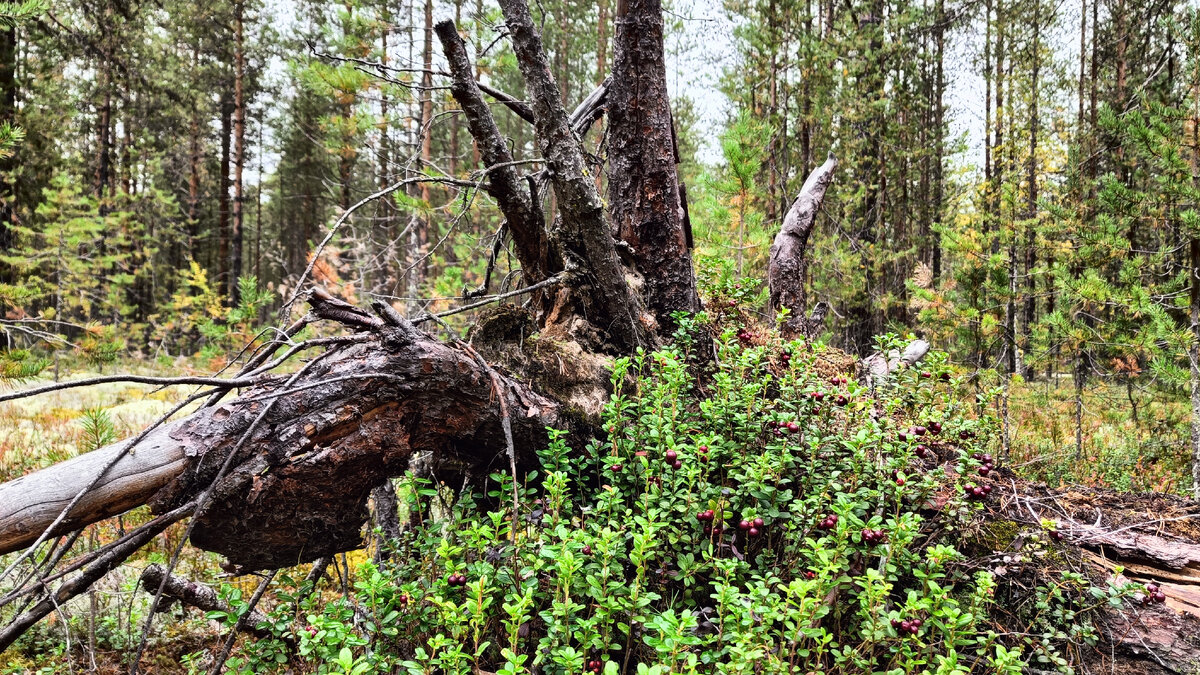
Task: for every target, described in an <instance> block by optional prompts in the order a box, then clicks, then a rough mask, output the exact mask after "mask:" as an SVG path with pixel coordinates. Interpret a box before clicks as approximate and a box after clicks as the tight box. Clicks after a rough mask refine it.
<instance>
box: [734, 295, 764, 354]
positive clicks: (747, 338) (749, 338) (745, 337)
mask: <svg viewBox="0 0 1200 675" xmlns="http://www.w3.org/2000/svg"><path fill="white" fill-rule="evenodd" d="M736 306H737V302H736V301H733V300H730V307H736ZM756 337H758V336H757V335H755V334H754V333H753V332H752V331H750V330H747V329H745V328H743V329H741V330H739V331H738V333H737V339H738V342H741V343H742V344H743V345H745V346H750V345H751V344H753V343H754V338H756Z"/></svg>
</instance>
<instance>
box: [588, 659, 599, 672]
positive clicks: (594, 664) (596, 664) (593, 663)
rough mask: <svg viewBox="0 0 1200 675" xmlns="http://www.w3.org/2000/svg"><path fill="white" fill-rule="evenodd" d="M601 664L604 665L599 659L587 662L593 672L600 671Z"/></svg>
mask: <svg viewBox="0 0 1200 675" xmlns="http://www.w3.org/2000/svg"><path fill="white" fill-rule="evenodd" d="M601 665H603V664H601V663H600V662H599V661H596V660H594V659H593V660H591V661H588V662H587V669H588V670H590V671H591V672H593V673H598V672H600V666H601Z"/></svg>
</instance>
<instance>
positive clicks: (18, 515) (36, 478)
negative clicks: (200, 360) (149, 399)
mask: <svg viewBox="0 0 1200 675" xmlns="http://www.w3.org/2000/svg"><path fill="white" fill-rule="evenodd" d="M181 424H182V423H181V422H175V423H172V424H168V425H164V426H162V427H159V428H158V429H156V430H154V431H152V432H150V434H149V435H148V436H147V437H146V438H145V439H144V440H143V441H142V442H141V443H138V445H137V447H136V449H135V450H133V451H132V452H129V453H128V454H126V455H125V456H124V457H123V458H121V459H120V460H118V461H117V463H116V465H115V466H113V468H111V469H110V470H109V471H108V472H107V473H105V474H104V475H103V476H101V479H100V482H99V483H98V484H97V485H96V486H95V487H94V488H93V489H92V490H91V491H89V492H88V493H87V494H85V495H84V496H83V498H82V499H81V500H80V501H79V503H78V504H76V506H75V508H74V509H72V513H71V514H69V515H68V517H67V518H66V519H65V520H63V522H62V524H61V525H59V526H58V527H57V528H55V530H54V531H53V532H51V534H52V535H59V534H64V533H66V532H70V531H72V530H75V529H78V528H79V527H81V526H82V525H86V524H88V523H92V522H95V521H97V520H103V519H104V518H108V517H110V516H115V515H117V514H119V513H123V512H125V511H128V510H129V509H132V508H134V507H136V506H140V505H142V504H145V503H146V501H147V500H149V499H150V497H152V496H153V495H154V493H156V492H158V490H159V489H161V488H162V487H164V486H165V485H166V484H167V483H168V482H170V481H171V479H173V478H174V477H175V476H178V475H179V474H180V473H181V472H182V471H183V469H184V467H185V466H186V465H187V461H188V459H187V452H186V447H185V446H184V444H183V443H180V442H179V441H177V440H175V439H174V438H172V435H173V434H174V433H176V431H177V430H178V429H179V427H180V425H181ZM127 443H128V441H121V442H119V443H113V444H111V445H108V446H105V447H103V448H100V449H99V450H95V451H93V452H89V453H87V454H85V455H80V456H78V457H74V458H72V459H69V460H67V461H65V462H59V463H58V464H54V465H52V466H50V467H47V468H45V469H42V470H41V471H35V472H34V473H31V474H27V475H24V476H21V477H20V478H16V479H13V480H11V481H8V482H7V483H3V484H0V553H9V552H11V551H16V550H19V549H22V548H24V547H26V546H28V545H30V544H32V543H33V542H34V541H35V540H36V539H37V538H38V536H39V535H41V534H42V532H43V531H44V530H45V529H46V528H47V527H49V526H50V524H51V523H52V522H54V520H55V519H56V518H57V517H58V515H59V513H61V512H62V510H63V509H64V508H66V506H67V505H68V504H70V503H71V500H73V499H74V498H75V496H76V495H77V494H79V492H80V491H81V490H83V488H84V487H86V486H87V484H88V483H89V482H90V481H91V479H92V478H94V477H95V476H97V475H99V474H100V473H101V471H102V470H103V469H104V467H105V466H107V465H108V464H109V462H111V461H113V460H114V459H115V458H116V457H117V456H118V455H119V454H121V452H123V450H124V448H125V446H126V444H127Z"/></svg>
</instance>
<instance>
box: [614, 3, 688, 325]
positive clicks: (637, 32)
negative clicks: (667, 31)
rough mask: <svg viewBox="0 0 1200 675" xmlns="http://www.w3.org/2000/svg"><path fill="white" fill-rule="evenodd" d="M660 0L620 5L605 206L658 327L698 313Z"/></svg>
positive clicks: (615, 43)
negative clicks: (677, 315)
mask: <svg viewBox="0 0 1200 675" xmlns="http://www.w3.org/2000/svg"><path fill="white" fill-rule="evenodd" d="M677 161H678V160H677V154H676V151H675V142H674V132H673V125H672V122H671V105H670V98H669V97H668V95H667V72H666V61H665V58H664V56H663V16H662V3H661V1H660V0H627V1H624V2H619V3H617V15H616V32H615V34H614V36H613V84H612V87H611V89H610V91H609V96H608V164H609V168H608V204H609V211H610V213H611V215H612V219H613V223H614V225H615V227H616V230H617V236H618V238H620V239H621V240H622V241H624V242H625V243H626V244H627V245H628V246H629V250H630V253H631V254H632V258H633V261H634V264H635V265H636V266H637V269H638V271H639V272H640V273H641V275H642V278H643V280H644V282H643V289H642V296H643V298H644V299H645V302H646V307H647V308H648V309H649V310H650V311H651V312H653V314H654V318H655V319H656V320H657V322H658V324H659V326H662V327H663V328H669V327H670V326H671V324H672V318H671V315H672V314H673V313H675V312H689V313H694V312H696V311H698V310H699V309H700V298H699V295H698V294H697V292H696V275H695V273H694V272H693V270H692V256H691V252H690V251H689V250H688V242H687V235H686V233H685V231H684V227H683V209H682V208H681V206H680V202H679V195H680V190H679V176H678V172H677V170H676V166H675V165H676V162H677Z"/></svg>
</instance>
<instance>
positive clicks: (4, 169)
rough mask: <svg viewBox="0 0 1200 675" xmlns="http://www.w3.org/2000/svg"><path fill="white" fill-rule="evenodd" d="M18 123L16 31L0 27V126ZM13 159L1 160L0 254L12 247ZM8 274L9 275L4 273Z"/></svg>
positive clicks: (14, 165) (11, 28)
mask: <svg viewBox="0 0 1200 675" xmlns="http://www.w3.org/2000/svg"><path fill="white" fill-rule="evenodd" d="M16 121H17V29H16V27H15V26H8V27H0V124H3V123H5V122H7V123H9V124H12V125H14V126H15V125H16ZM11 150H12V151H13V152H14V155H10V156H8V157H3V156H0V251H4V252H7V251H8V250H9V249H10V248H12V246H13V244H14V243H15V239H16V237H15V235H14V233H13V231H12V229H11V228H12V227H13V226H14V225H15V224H16V223H15V217H16V212H17V211H16V198H17V195H16V184H15V183H14V182H13V180H12V178H11V177H10V173H11V172H12V170H13V169H15V168H16V159H15V151H16V148H12V149H11ZM5 274H6V275H7V274H9V272H7V271H6V272H5Z"/></svg>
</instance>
